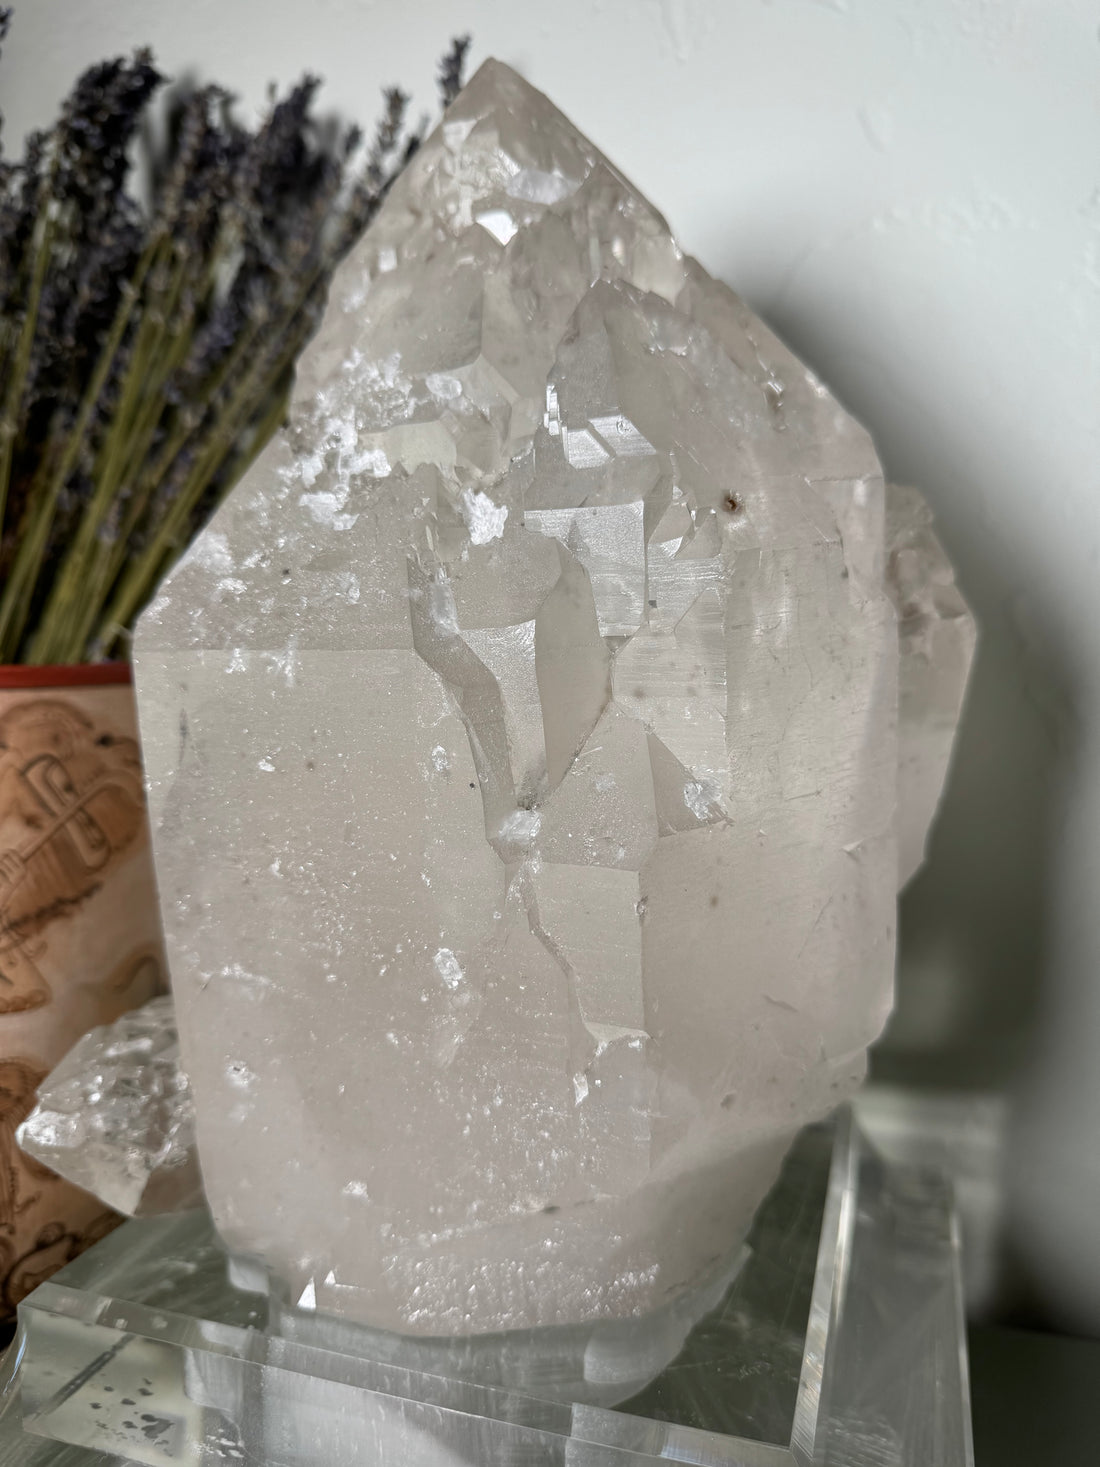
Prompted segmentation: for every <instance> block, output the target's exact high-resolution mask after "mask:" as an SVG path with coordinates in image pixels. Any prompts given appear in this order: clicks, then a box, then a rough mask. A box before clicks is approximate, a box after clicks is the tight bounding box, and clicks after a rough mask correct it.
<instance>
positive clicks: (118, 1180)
mask: <svg viewBox="0 0 1100 1467" xmlns="http://www.w3.org/2000/svg"><path fill="white" fill-rule="evenodd" d="M17 1139H18V1141H19V1145H20V1146H21V1147H22V1148H23V1150H24V1151H26V1152H28V1153H29V1154H30V1155H31V1156H33V1157H36V1158H37V1159H38V1160H39V1161H42V1162H45V1163H46V1165H47V1166H49V1167H51V1168H52V1169H53V1170H54V1171H55V1172H59V1173H60V1174H61V1176H63V1177H64V1178H65V1179H66V1180H67V1181H70V1182H75V1183H76V1185H77V1186H78V1187H83V1188H84V1190H85V1191H86V1192H92V1193H94V1194H95V1196H97V1197H98V1198H99V1199H100V1200H101V1201H102V1202H105V1203H106V1204H107V1205H108V1207H113V1208H114V1209H115V1211H116V1212H125V1213H130V1214H131V1215H133V1214H137V1213H141V1214H143V1215H148V1214H150V1213H156V1212H174V1211H178V1210H180V1209H183V1208H187V1207H196V1206H198V1205H199V1203H200V1202H201V1201H202V1187H201V1182H200V1180H199V1173H198V1165H197V1160H196V1157H195V1112H194V1106H193V1105H192V1101H191V1089H190V1086H189V1084H188V1080H187V1076H186V1075H185V1074H184V1073H183V1071H182V1070H181V1069H180V1064H179V1041H178V1038H177V1035H176V1022H175V1016H174V1012H173V1005H172V1000H171V998H169V997H161V998H154V999H151V1000H150V1001H149V1003H147V1004H144V1005H143V1006H142V1007H141V1008H137V1009H130V1010H129V1011H128V1012H127V1013H125V1014H123V1015H122V1016H121V1018H118V1019H116V1020H115V1022H114V1023H113V1024H106V1025H102V1026H101V1027H100V1028H98V1029H92V1030H90V1031H89V1032H88V1033H87V1034H85V1035H84V1036H83V1037H82V1038H80V1039H78V1040H77V1042H76V1044H75V1045H74V1046H73V1047H72V1049H70V1050H69V1052H68V1054H67V1055H66V1056H65V1058H64V1059H63V1060H62V1061H61V1063H60V1064H58V1065H56V1066H55V1067H54V1068H53V1069H52V1070H51V1071H50V1073H49V1075H47V1077H46V1079H45V1080H44V1081H43V1082H42V1084H41V1085H40V1086H39V1087H38V1102H37V1104H36V1105H35V1108H34V1110H32V1111H31V1113H30V1115H29V1116H28V1117H27V1119H26V1120H25V1121H24V1122H23V1123H22V1125H21V1126H20V1127H19V1129H18V1132H17Z"/></svg>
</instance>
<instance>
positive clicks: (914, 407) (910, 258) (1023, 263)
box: [0, 0, 1100, 1332]
mask: <svg viewBox="0 0 1100 1467" xmlns="http://www.w3.org/2000/svg"><path fill="white" fill-rule="evenodd" d="M17 5H18V12H19V13H18V14H17V16H16V21H15V27H14V33H13V35H12V38H11V41H10V42H9V46H8V50H7V54H6V56H5V59H4V63H3V68H2V71H0V99H2V105H3V107H4V110H5V112H6V114H7V139H8V147H9V150H10V149H11V148H12V146H13V143H14V141H15V140H16V139H19V138H21V137H22V134H23V133H24V131H25V130H26V129H27V128H28V127H31V126H34V125H39V124H43V123H45V122H47V121H48V120H49V119H50V118H51V117H52V115H53V113H54V110H55V107H56V104H57V102H58V100H59V98H60V96H61V95H62V93H63V92H64V91H65V89H66V88H67V87H68V85H69V84H70V82H71V80H72V78H73V76H74V74H75V72H76V71H77V70H78V69H79V68H81V67H83V66H85V65H87V64H89V63H90V62H92V61H94V60H99V59H101V58H102V57H103V56H105V55H107V54H112V53H115V52H118V51H120V50H127V49H129V48H131V47H132V46H134V45H136V44H139V43H142V42H149V43H151V44H152V45H153V46H154V48H155V51H156V55H157V59H158V61H159V62H160V64H161V65H162V67H163V68H164V69H166V70H167V71H169V72H170V73H172V74H174V75H176V76H185V75H188V74H190V75H197V76H201V77H203V78H208V79H217V80H219V81H221V82H223V83H225V84H227V85H228V86H230V87H231V88H233V89H235V90H236V91H237V92H238V93H239V94H240V96H241V98H242V105H243V106H244V108H245V109H246V110H251V109H254V108H256V107H258V106H260V105H262V102H263V99H264V96H265V93H266V88H267V84H268V82H269V81H272V80H276V81H278V82H280V83H281V84H286V83H288V82H290V81H292V80H294V79H296V78H297V76H298V74H299V73H300V72H301V71H302V70H305V69H310V70H314V71H317V72H320V73H321V74H322V75H323V76H324V77H325V79H326V87H325V90H324V93H323V98H324V101H325V102H326V103H327V104H328V105H329V106H331V107H332V108H334V109H336V110H339V111H340V112H342V113H344V114H345V115H348V116H355V117H357V118H359V119H361V120H362V121H363V122H365V123H370V122H371V121H372V120H373V118H374V115H375V112H376V108H377V103H378V94H379V89H380V87H381V86H383V85H384V84H385V83H387V82H392V81H396V82H399V83H400V84H402V85H403V86H405V87H406V88H413V89H415V91H416V93H417V100H418V102H419V101H423V102H424V103H425V104H429V103H431V102H433V101H434V97H433V94H432V72H433V67H434V61H435V58H436V56H437V54H438V53H439V51H441V50H442V49H443V47H444V46H445V44H446V42H447V40H448V38H449V36H450V35H451V34H452V33H453V32H454V31H456V30H464V29H469V30H472V31H473V33H474V37H475V47H474V52H473V62H474V64H475V65H476V64H477V62H478V61H480V59H481V58H482V57H483V56H485V55H486V54H488V53H493V54H495V55H497V56H499V57H501V58H502V59H503V60H505V61H508V62H510V63H511V64H512V65H514V66H516V67H517V68H518V69H519V70H521V71H523V72H524V73H525V74H526V75H527V76H528V77H529V78H530V80H532V81H533V82H534V83H535V84H536V85H537V86H539V87H540V88H542V89H543V90H544V91H547V92H548V93H549V94H550V95H551V96H552V97H553V99H554V100H555V101H556V102H557V103H558V104H559V105H560V106H561V107H562V108H564V110H565V111H566V112H567V113H568V114H569V115H570V116H571V117H572V118H573V119H574V121H575V122H576V123H577V124H578V125H579V126H580V127H581V128H582V129H583V130H584V131H585V132H587V133H588V134H589V135H590V136H591V137H592V138H593V139H594V141H595V142H596V143H597V144H598V145H599V146H600V147H601V148H602V149H603V150H604V151H605V152H606V153H607V154H608V155H609V156H610V157H611V158H612V159H613V160H614V161H616V162H617V163H618V164H619V165H620V166H621V167H622V169H623V170H624V172H626V173H627V174H628V175H629V176H630V177H631V178H632V179H633V180H634V181H635V182H636V183H637V184H638V185H639V186H640V187H641V188H642V189H643V191H644V192H646V193H647V194H648V195H649V196H650V197H651V198H652V199H653V201H654V202H655V203H656V204H657V205H658V206H659V207H660V208H662V209H663V210H664V211H665V213H666V215H667V216H668V218H669V219H670V221H671V222H672V224H673V227H674V229H675V230H676V231H677V232H678V234H679V236H680V238H681V241H682V242H683V244H684V245H685V246H686V247H687V248H688V249H689V250H691V251H692V252H693V253H695V254H697V255H698V256H699V257H700V258H701V259H702V261H703V263H704V264H705V265H706V266H707V268H708V269H710V270H711V271H712V272H713V273H715V274H718V275H721V276H723V277H724V278H725V279H726V280H728V281H729V282H730V284H732V285H733V286H734V287H735V288H736V289H738V290H739V291H741V292H742V294H744V295H745V296H747V297H748V299H749V300H750V301H751V302H752V303H753V304H754V305H755V306H756V308H757V309H758V310H759V311H760V312H761V313H762V314H763V315H765V316H766V317H767V318H768V319H769V320H770V321H771V323H772V324H773V325H774V326H775V327H776V328H777V329H778V330H779V331H780V332H781V333H782V334H783V335H785V336H786V338H787V339H788V340H789V341H790V343H791V344H792V345H793V346H794V347H795V348H796V349H797V350H799V351H800V352H801V353H802V355H803V356H804V357H805V358H806V359H807V360H808V361H809V362H810V364H811V365H812V366H813V367H814V368H815V369H816V370H817V371H818V372H819V374H820V375H821V376H822V377H823V378H824V379H825V380H826V381H827V382H828V383H829V384H830V385H831V386H832V387H833V388H834V390H835V391H836V392H837V393H838V394H839V395H840V396H841V397H842V399H843V400H844V401H845V402H846V403H847V405H848V406H849V407H850V408H851V409H852V410H853V411H855V412H856V414H857V415H858V416H860V417H861V418H862V419H863V421H864V422H865V423H866V424H867V425H868V427H869V428H870V429H871V430H872V432H873V433H874V435H875V438H876V441H877V443H878V445H879V449H880V452H881V454H882V456H883V459H884V461H885V464H886V467H887V471H888V472H889V473H890V474H891V475H892V476H894V477H896V478H901V479H907V480H910V481H912V482H915V483H917V484H919V485H920V486H922V487H923V488H924V489H925V491H926V492H927V493H928V495H929V497H930V498H931V499H932V501H933V504H934V506H935V508H936V510H937V513H938V515H939V519H940V526H941V532H942V535H943V538H944V539H945V541H946V542H947V544H948V546H949V548H950V550H951V552H952V554H953V555H954V557H955V560H956V563H957V565H958V567H959V571H960V578H961V582H962V585H963V588H964V590H965V592H966V594H967V595H968V597H969V599H970V601H971V604H972V606H973V608H974V610H975V612H976V613H977V615H978V618H979V621H980V623H981V628H982V633H983V641H982V644H981V648H980V653H979V660H978V664H977V669H976V673H975V679H974V684H973V692H972V696H971V701H970V705H969V709H968V715H967V721H966V726H965V728H964V731H963V735H962V738H961V740H960V747H959V752H958V757H957V760H956V766H955V771H954V776H953V779H952V783H951V787H950V791H949V796H948V800H947V802H946V805H945V808H944V813H943V816H942V818H941V821H940V825H939V829H938V832H937V835H936V838H935V842H934V845H933V851H932V858H931V860H930V862H929V864H928V866H927V867H926V869H925V871H924V872H923V873H922V874H921V876H920V877H918V879H917V881H916V882H915V883H914V885H913V887H912V889H911V890H910V892H909V893H908V894H907V896H906V899H905V902H904V904H903V909H902V928H901V931H902V958H901V972H900V995H899V1007H898V1011H897V1014H896V1016H895V1020H894V1023H893V1025H892V1027H891V1031H890V1034H889V1035H888V1038H887V1041H886V1043H885V1045H884V1046H883V1048H882V1050H881V1052H880V1055H879V1059H878V1064H879V1070H880V1073H882V1074H884V1075H887V1076H892V1077H895V1078H903V1079H911V1080H917V1081H921V1082H923V1083H932V1084H937V1085H939V1086H941V1087H956V1088H958V1087H972V1088H982V1087H991V1088H996V1089H1006V1088H1007V1089H1008V1091H1009V1093H1010V1094H1011V1096H1012V1113H1013V1117H1014V1121H1013V1137H1012V1147H1011V1157H1010V1176H1009V1196H1010V1209H1011V1228H1012V1241H1013V1247H1014V1250H1015V1252H1016V1255H1017V1257H1018V1260H1019V1261H1020V1263H1021V1264H1022V1266H1023V1269H1024V1271H1025V1272H1026V1273H1027V1274H1028V1275H1029V1276H1030V1278H1031V1280H1032V1282H1033V1284H1034V1286H1035V1287H1036V1290H1037V1296H1038V1297H1039V1299H1040V1301H1041V1306H1042V1308H1043V1309H1044V1310H1045V1311H1046V1313H1047V1317H1048V1318H1049V1319H1050V1320H1051V1322H1059V1321H1060V1322H1061V1323H1063V1324H1065V1325H1068V1326H1070V1327H1073V1326H1077V1327H1081V1328H1084V1329H1086V1330H1089V1331H1090V1332H1100V677H1098V671H1100V443H1098V438H1100V434H1098V422H1100V418H1098V406H1100V146H1098V144H1100V89H1098V86H1097V82H1098V69H1100V31H1098V27H1100V4H1098V3H1096V0H556V3H555V4H551V5H547V4H541V3H540V4H535V3H524V0H462V3H444V0H405V3H393V0H308V3H300V4H296V5H291V4H287V3H280V0H187V3H184V4H169V3H166V0H158V3H151V0H79V3H74V0H17Z"/></svg>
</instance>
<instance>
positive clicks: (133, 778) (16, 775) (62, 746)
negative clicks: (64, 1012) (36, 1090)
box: [0, 698, 144, 1014]
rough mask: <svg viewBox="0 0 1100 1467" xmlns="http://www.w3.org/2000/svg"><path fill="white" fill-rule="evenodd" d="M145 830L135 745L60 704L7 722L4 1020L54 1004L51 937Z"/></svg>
mask: <svg viewBox="0 0 1100 1467" xmlns="http://www.w3.org/2000/svg"><path fill="white" fill-rule="evenodd" d="M143 821H144V802H143V797H142V783H141V762H140V753H139V749H138V745H137V741H136V740H135V739H132V738H128V737H125V736H123V735H120V734H118V733H117V732H115V731H114V730H112V729H109V728H104V727H100V726H98V725H97V724H96V723H94V722H93V721H92V720H91V719H90V718H89V717H88V716H87V715H86V714H84V713H82V712H80V711H79V710H78V709H76V708H74V707H72V706H71V705H70V704H68V703H65V702H63V701H61V700H60V699H58V698H38V699H34V700H32V701H30V702H22V703H18V704H16V706H15V707H13V708H11V709H9V710H8V711H7V712H6V713H5V714H4V715H3V716H2V717H0V1014H11V1013H19V1012H22V1011H25V1010H27V1009H34V1008H38V1007H40V1006H41V1005H43V1004H45V1003H48V1002H49V1000H50V997H51V993H50V986H49V983H48V982H47V980H46V978H45V977H44V976H43V974H42V972H41V968H40V965H39V963H38V961H37V959H38V958H39V957H40V956H41V954H42V952H43V951H44V945H45V940H46V939H45V934H46V932H47V930H48V929H49V927H50V926H51V925H52V924H53V923H55V922H58V921H64V920H65V918H66V916H68V915H69V914H71V913H72V912H73V911H74V910H75V909H76V908H77V907H79V906H80V904H81V903H83V902H84V901H86V900H87V898H88V897H89V896H91V894H92V893H93V892H94V891H96V890H97V889H98V887H99V886H100V885H101V884H102V882H103V880H104V879H105V877H106V875H107V874H108V872H109V870H110V869H111V867H112V866H113V865H114V864H115V863H116V861H117V860H118V858H119V856H120V855H121V854H122V853H123V852H124V851H125V850H126V848H127V847H128V846H129V845H130V844H131V843H132V842H133V840H134V839H135V837H136V836H137V835H139V834H140V833H141V832H142V829H143Z"/></svg>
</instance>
